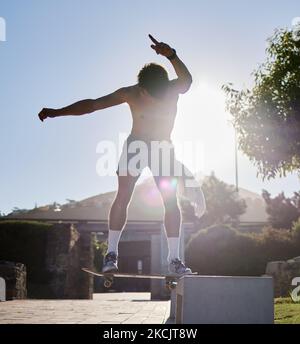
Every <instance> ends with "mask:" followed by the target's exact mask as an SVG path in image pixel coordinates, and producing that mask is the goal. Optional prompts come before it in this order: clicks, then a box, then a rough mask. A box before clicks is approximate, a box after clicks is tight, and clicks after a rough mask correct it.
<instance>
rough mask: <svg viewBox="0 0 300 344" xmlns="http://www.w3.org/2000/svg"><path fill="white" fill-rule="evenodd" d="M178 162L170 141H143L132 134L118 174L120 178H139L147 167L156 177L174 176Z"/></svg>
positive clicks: (124, 148)
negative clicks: (129, 176)
mask: <svg viewBox="0 0 300 344" xmlns="http://www.w3.org/2000/svg"><path fill="white" fill-rule="evenodd" d="M176 161H177V160H176V158H175V149H174V145H173V143H172V142H171V141H170V140H163V141H151V140H144V139H143V140H141V139H139V138H136V137H134V135H132V134H130V135H129V136H128V138H127V139H126V141H125V142H124V145H123V149H122V153H121V156H120V160H119V164H118V169H117V171H116V172H117V175H119V176H126V175H132V176H139V175H140V174H141V173H142V171H143V169H144V168H145V167H149V168H150V170H151V172H152V174H153V176H154V177H156V176H158V177H162V176H164V177H167V176H174V175H176V167H175V166H176Z"/></svg>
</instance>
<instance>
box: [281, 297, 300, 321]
mask: <svg viewBox="0 0 300 344" xmlns="http://www.w3.org/2000/svg"><path fill="white" fill-rule="evenodd" d="M275 324H300V302H294V301H293V300H292V299H291V298H288V297H287V298H278V299H275Z"/></svg>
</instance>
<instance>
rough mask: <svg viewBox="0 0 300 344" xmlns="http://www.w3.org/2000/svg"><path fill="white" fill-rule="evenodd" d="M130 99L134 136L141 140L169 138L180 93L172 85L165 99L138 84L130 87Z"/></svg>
mask: <svg viewBox="0 0 300 344" xmlns="http://www.w3.org/2000/svg"><path fill="white" fill-rule="evenodd" d="M127 99H128V101H127V103H128V104H129V107H130V110H131V114H132V120H133V125H132V131H131V133H132V134H133V135H134V137H137V138H140V139H141V140H143V139H144V140H145V139H147V140H149V139H151V140H169V139H170V136H171V132H172V130H173V126H174V122H175V117H176V112H177V101H178V93H177V92H175V91H174V89H173V88H172V87H171V82H170V87H169V89H168V90H167V92H166V94H165V96H164V98H163V99H158V98H154V97H152V96H151V95H150V94H149V93H148V92H147V91H146V90H145V89H143V88H142V87H140V86H139V85H138V84H136V85H134V86H130V87H128V97H127Z"/></svg>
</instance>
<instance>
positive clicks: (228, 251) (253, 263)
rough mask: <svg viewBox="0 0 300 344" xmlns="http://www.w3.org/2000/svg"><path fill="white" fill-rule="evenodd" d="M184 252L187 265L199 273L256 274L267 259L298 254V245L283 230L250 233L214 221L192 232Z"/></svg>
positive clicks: (291, 233)
mask: <svg viewBox="0 0 300 344" xmlns="http://www.w3.org/2000/svg"><path fill="white" fill-rule="evenodd" d="M186 252H187V253H186V261H187V263H188V265H190V266H191V268H192V269H193V270H194V271H198V272H199V273H200V274H203V275H224V276H229V275H233V276H259V275H262V274H264V273H265V269H266V265H267V263H268V262H269V261H272V260H286V259H289V258H292V257H295V256H297V255H300V245H299V240H298V241H297V240H296V239H295V234H293V232H288V231H286V230H278V229H273V228H265V229H264V230H263V232H262V233H260V234H254V233H242V232H241V231H239V230H236V229H234V228H231V227H230V226H226V225H218V226H212V227H209V228H207V229H206V230H200V231H199V232H197V233H196V234H194V235H193V236H192V237H191V238H190V240H189V242H188V243H187V250H186Z"/></svg>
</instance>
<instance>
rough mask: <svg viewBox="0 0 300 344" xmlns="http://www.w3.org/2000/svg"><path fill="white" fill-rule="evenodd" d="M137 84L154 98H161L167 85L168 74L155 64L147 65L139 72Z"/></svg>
mask: <svg viewBox="0 0 300 344" xmlns="http://www.w3.org/2000/svg"><path fill="white" fill-rule="evenodd" d="M138 84H139V86H140V87H143V88H144V89H146V90H147V91H148V93H149V94H150V95H151V96H153V97H155V98H163V96H164V94H165V91H166V89H167V87H168V84H169V76H168V72H167V71H166V69H165V68H164V67H162V66H161V65H159V64H156V63H147V64H145V65H144V67H143V68H142V69H141V70H140V71H139V74H138Z"/></svg>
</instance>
